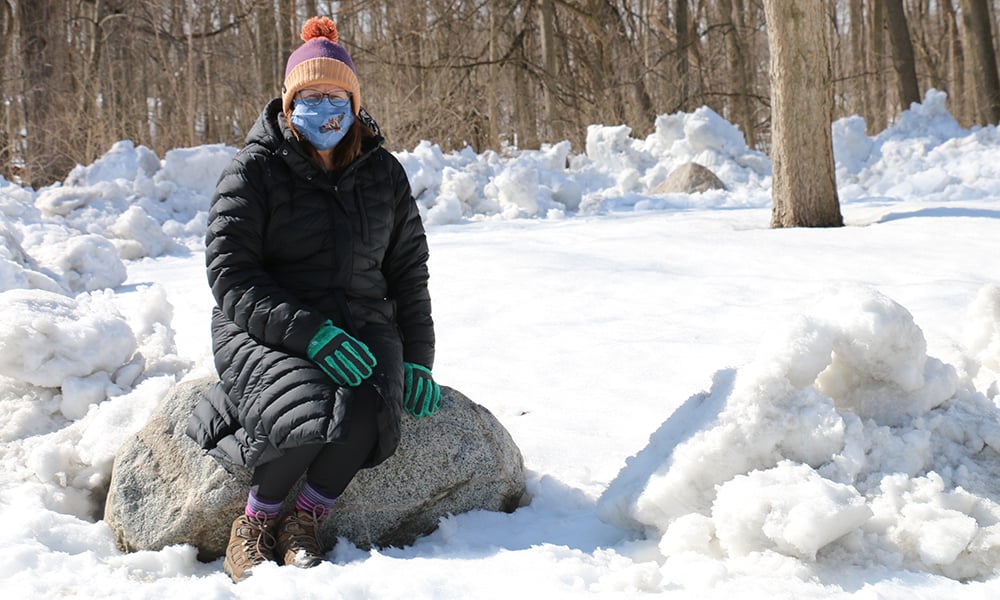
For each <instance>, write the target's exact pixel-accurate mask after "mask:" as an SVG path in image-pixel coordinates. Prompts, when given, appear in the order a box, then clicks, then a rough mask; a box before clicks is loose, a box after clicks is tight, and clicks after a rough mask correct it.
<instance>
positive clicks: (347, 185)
mask: <svg viewBox="0 0 1000 600" xmlns="http://www.w3.org/2000/svg"><path fill="white" fill-rule="evenodd" d="M302 39H303V41H304V42H305V43H304V44H303V45H302V46H300V47H299V48H298V49H297V50H295V51H294V52H292V54H291V56H290V57H289V58H288V65H287V68H286V70H285V81H284V85H283V86H282V94H281V98H276V99H275V100H272V101H271V102H270V103H269V104H268V105H267V107H266V108H265V109H264V112H263V114H262V115H261V117H260V118H259V119H258V120H257V123H256V124H255V125H254V126H253V128H252V130H251V131H250V133H249V135H248V136H247V142H246V146H244V148H243V149H242V150H241V151H240V152H239V153H238V154H237V155H236V156H235V157H234V158H233V160H232V162H231V163H230V164H229V166H228V167H227V168H226V170H225V171H224V172H223V174H222V177H221V178H220V180H219V183H218V186H217V187H216V191H215V196H214V197H213V200H212V207H211V211H210V213H209V223H208V234H207V237H206V252H205V259H206V264H207V267H208V279H209V283H210V285H211V288H212V293H213V294H214V295H215V299H216V303H217V306H216V307H215V309H214V310H213V313H212V345H213V351H214V355H215V365H216V368H217V369H218V372H219V376H220V384H219V385H218V386H217V388H216V389H215V391H214V393H212V394H210V395H209V397H207V398H205V399H203V400H202V401H201V402H200V403H199V404H198V405H197V406H196V407H195V410H194V412H193V414H192V416H191V420H190V422H189V424H188V434H189V435H190V436H191V437H193V438H194V439H195V440H196V441H197V442H198V443H199V444H200V445H201V447H202V448H205V449H206V450H207V451H208V452H209V453H210V454H212V455H213V456H216V457H219V458H221V459H224V460H226V461H229V462H231V463H234V464H236V465H240V466H243V467H248V468H250V469H252V473H253V476H252V484H251V487H250V491H249V494H248V498H247V504H246V507H245V509H244V514H242V515H240V516H239V517H238V518H237V519H236V520H235V521H234V522H233V525H232V529H231V532H230V540H229V545H228V548H227V551H226V558H225V562H224V564H223V568H224V570H225V571H226V572H227V573H228V574H229V575H230V576H231V577H232V578H233V580H234V581H240V580H242V579H244V578H245V577H247V576H248V575H249V574H250V572H251V569H252V568H253V567H254V566H256V565H258V564H261V563H263V562H266V561H269V560H272V559H274V560H277V561H278V562H279V563H280V564H293V565H296V566H300V567H311V566H314V565H316V564H318V563H319V562H320V561H321V560H322V557H323V550H322V549H321V548H320V544H319V539H318V536H317V530H318V527H319V524H320V522H321V520H322V519H323V518H324V517H325V516H326V515H327V514H329V512H330V510H331V507H332V506H333V503H334V500H335V499H336V498H337V496H338V495H340V493H341V492H343V491H344V489H345V488H346V487H347V484H348V483H349V482H350V480H351V479H352V478H353V477H354V475H355V474H356V473H357V472H358V471H359V470H360V469H362V468H366V467H371V466H374V465H377V464H379V463H380V462H382V461H383V460H385V459H386V458H388V457H389V456H391V455H392V453H393V452H394V451H395V449H396V446H397V443H398V441H399V430H400V425H399V424H400V412H401V411H400V406H402V407H403V408H405V409H406V410H407V411H408V412H409V413H410V414H412V415H413V416H415V417H423V416H427V415H430V414H432V413H434V411H435V410H437V407H438V402H439V401H440V388H439V387H438V385H437V384H436V383H435V382H434V379H433V376H432V374H431V367H432V366H433V362H434V325H433V321H432V320H431V302H430V295H429V293H428V289H427V279H428V273H427V241H426V238H425V236H424V230H423V225H422V223H421V221H420V214H419V212H418V211H417V206H416V203H415V202H414V200H413V197H412V196H411V193H410V186H409V182H408V180H407V177H406V173H405V172H404V171H403V168H402V166H401V165H400V164H399V162H398V161H397V160H396V159H395V158H394V157H393V156H392V155H391V154H390V153H389V152H388V151H386V150H385V149H383V148H382V147H381V144H382V137H381V135H380V134H379V132H378V128H377V126H376V125H375V122H374V121H373V120H372V119H371V117H369V116H368V115H367V113H365V111H363V110H362V109H361V90H360V85H359V83H358V79H357V74H356V72H355V68H354V63H353V62H352V61H351V57H350V55H349V54H348V52H347V50H346V49H344V47H343V46H342V45H340V44H339V40H338V34H337V28H336V26H335V25H334V23H333V21H331V20H330V19H327V18H325V17H324V18H312V19H310V20H309V21H308V22H306V24H305V26H304V27H303V28H302ZM303 474H304V475H305V482H304V483H303V485H302V487H301V491H300V493H299V494H298V496H297V497H296V498H295V502H294V509H293V510H291V511H290V512H289V513H288V514H285V515H282V514H281V507H282V505H283V504H284V503H285V500H286V497H288V496H289V494H290V491H291V490H292V489H293V486H294V485H295V484H296V482H297V481H298V480H299V479H300V478H301V477H302V475H303Z"/></svg>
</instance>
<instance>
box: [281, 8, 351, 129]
mask: <svg viewBox="0 0 1000 600" xmlns="http://www.w3.org/2000/svg"><path fill="white" fill-rule="evenodd" d="M301 36H302V41H303V42H305V43H304V44H302V45H301V46H299V47H298V49H297V50H295V51H294V52H292V54H291V56H289V57H288V65H287V66H286V67H285V84H284V85H283V86H281V101H282V106H283V108H284V111H285V113H286V114H287V113H290V112H291V110H292V99H293V98H294V97H295V94H296V93H297V92H298V91H299V90H301V89H305V88H308V87H309V86H312V85H316V84H318V83H327V84H332V85H337V86H340V87H342V88H343V89H345V90H347V91H348V92H350V93H351V96H352V97H353V101H352V104H353V106H352V108H353V109H354V114H358V109H359V108H360V107H361V85H360V83H358V74H357V71H355V70H354V61H352V60H351V55H350V54H348V53H347V49H346V48H344V47H343V46H341V45H340V44H339V43H338V42H339V40H340V34H338V33H337V25H336V24H335V23H334V22H333V21H332V20H330V19H329V18H328V17H313V18H311V19H309V20H308V21H306V24H305V25H303V26H302V33H301Z"/></svg>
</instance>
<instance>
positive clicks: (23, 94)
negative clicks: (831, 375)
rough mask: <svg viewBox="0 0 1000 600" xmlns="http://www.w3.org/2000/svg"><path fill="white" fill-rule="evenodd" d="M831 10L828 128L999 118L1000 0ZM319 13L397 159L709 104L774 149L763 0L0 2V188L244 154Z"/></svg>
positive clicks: (636, 125) (543, 137) (569, 135)
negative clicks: (145, 160)
mask: <svg viewBox="0 0 1000 600" xmlns="http://www.w3.org/2000/svg"><path fill="white" fill-rule="evenodd" d="M795 1H801V0H795ZM808 1H813V0H808ZM825 6H826V8H827V12H828V14H829V18H828V19H827V27H828V28H829V36H830V40H831V51H832V55H831V58H832V67H833V92H834V102H833V110H834V118H838V117H841V116H845V115H851V114H858V115H861V116H863V117H864V119H865V122H866V123H867V124H868V128H869V133H870V134H874V133H877V132H879V131H881V130H882V129H884V128H885V127H887V126H888V125H889V124H890V123H891V121H892V120H893V119H894V118H895V117H896V116H898V115H899V113H900V112H901V111H902V110H903V109H905V108H908V107H909V104H910V103H911V102H917V101H920V99H921V98H922V97H923V94H924V93H925V92H926V91H927V90H928V89H929V88H936V89H940V90H944V91H946V92H947V93H948V96H949V109H950V110H951V111H952V114H953V115H955V117H956V118H957V119H958V120H959V122H960V123H961V124H962V125H963V126H970V125H973V124H996V123H997V122H998V121H1000V79H998V78H1000V74H998V70H997V59H996V57H997V31H996V27H997V25H996V21H997V15H998V14H1000V13H998V10H1000V0H825ZM317 14H318V15H329V16H331V17H332V18H334V20H335V21H336V22H337V25H338V28H339V29H340V33H341V42H342V43H343V44H344V45H345V46H346V47H347V48H348V49H349V50H350V52H351V56H352V57H353V59H354V62H355V65H356V66H357V69H358V73H359V74H360V76H361V80H362V81H363V82H364V86H365V88H364V98H365V104H366V107H367V109H368V110H369V112H371V113H372V114H373V115H374V116H375V118H376V119H377V120H378V122H379V125H380V126H381V127H382V130H383V133H384V134H385V135H386V137H387V139H388V144H389V147H390V149H394V150H399V149H408V148H413V147H414V146H415V145H416V144H417V143H418V142H419V141H420V140H423V139H427V140H432V141H434V142H435V143H437V144H439V145H440V146H441V147H442V148H443V149H445V150H451V149H458V148H461V147H463V146H465V145H469V146H471V147H472V148H473V149H474V150H475V151H476V152H482V151H484V150H487V149H493V150H501V149H503V148H504V147H507V146H515V147H519V148H537V147H538V146H539V145H540V144H542V143H545V142H556V141H560V140H570V141H571V142H572V144H573V147H574V148H575V149H576V150H577V151H583V145H584V140H585V137H586V128H587V126H588V125H590V124H605V125H616V124H626V125H628V126H630V127H631V128H632V130H633V135H635V136H639V137H641V136H645V135H647V134H648V133H650V132H651V131H652V130H653V127H654V124H655V118H656V116H657V115H660V114H665V113H674V112H678V111H692V110H694V109H696V108H698V107H700V106H702V105H707V106H709V107H711V108H712V109H714V110H715V111H717V112H718V113H719V114H721V115H722V116H723V117H725V118H726V119H727V120H729V121H731V122H732V123H734V124H736V125H737V126H739V128H740V129H741V130H742V131H743V133H744V135H745V136H746V139H747V142H748V144H749V145H751V146H753V147H757V148H758V149H761V150H764V151H768V150H769V147H770V132H771V127H770V99H769V97H770V90H769V82H768V64H769V63H768V61H769V54H768V41H767V29H766V27H765V15H764V7H763V2H762V0H476V1H469V2H465V1H461V0H425V1H419V0H414V1H413V2H392V1H389V0H345V1H340V2H323V1H318V0H0V100H2V102H0V176H3V177H4V178H6V179H8V180H11V181H17V182H20V183H24V184H29V185H34V186H42V185H47V184H49V183H52V182H53V181H57V180H60V179H62V178H63V177H64V176H65V175H66V173H67V172H68V171H69V169H71V168H72V167H73V166H74V165H76V164H78V163H79V164H89V163H90V162H92V161H93V160H95V159H96V158H97V157H99V156H101V155H102V154H103V153H104V152H106V151H107V150H108V148H110V146H111V145H112V144H113V143H115V142H116V141H119V140H123V139H128V140H133V141H134V142H135V143H136V144H142V145H146V146H148V147H150V148H152V149H153V150H154V151H156V152H157V153H158V154H160V155H161V156H162V154H163V153H164V152H165V151H166V150H169V149H171V148H176V147H186V146H194V145H201V144H207V143H215V142H221V143H225V144H229V145H232V146H239V145H241V142H242V139H243V136H244V134H245V131H246V129H247V128H248V127H249V126H250V125H251V124H252V123H253V121H254V120H255V119H256V117H257V115H258V113H259V111H260V110H261V108H262V107H263V105H264V103H265V101H266V100H267V99H269V98H272V97H275V96H277V95H278V94H279V90H280V86H281V81H282V79H283V77H284V67H285V59H286V58H287V56H288V54H289V53H290V52H291V50H292V49H294V48H295V47H297V46H298V45H299V43H300V41H299V39H298V31H299V28H300V27H301V25H302V23H303V22H304V21H305V19H306V18H308V17H309V16H312V15H317Z"/></svg>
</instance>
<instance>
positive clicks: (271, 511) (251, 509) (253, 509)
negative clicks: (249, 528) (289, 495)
mask: <svg viewBox="0 0 1000 600" xmlns="http://www.w3.org/2000/svg"><path fill="white" fill-rule="evenodd" d="M281 505H282V501H281V500H279V501H277V502H268V501H266V500H264V499H262V498H258V497H257V496H255V495H254V493H253V491H251V492H250V495H249V496H247V507H246V509H244V512H245V513H246V515H247V516H248V517H256V516H257V515H258V514H260V513H264V516H265V517H267V518H268V519H277V518H278V514H279V513H280V512H281Z"/></svg>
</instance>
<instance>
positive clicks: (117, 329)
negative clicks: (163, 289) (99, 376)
mask: <svg viewBox="0 0 1000 600" xmlns="http://www.w3.org/2000/svg"><path fill="white" fill-rule="evenodd" d="M0 313H2V314H3V315H4V319H3V320H2V321H0V375H5V376H7V377H11V378H14V379H19V380H22V381H27V382H29V383H31V384H33V385H38V386H43V387H58V386H61V385H62V384H63V382H65V381H66V380H67V379H68V378H71V377H89V376H91V375H94V374H95V373H98V372H102V371H103V372H105V373H111V372H113V371H114V370H115V369H117V368H118V367H119V366H120V365H122V364H124V363H125V362H127V361H128V360H129V358H130V357H131V356H132V353H133V352H135V349H136V341H135V337H134V336H133V334H132V330H131V328H129V326H128V324H127V323H126V322H125V320H124V319H122V317H121V316H120V315H119V314H118V311H117V309H116V308H115V306H114V304H113V302H112V301H111V299H110V296H106V295H104V294H95V295H88V294H82V295H81V296H79V297H78V298H76V299H73V298H68V297H66V296H60V295H58V294H54V293H52V292H46V291H41V290H10V291H7V292H3V293H0Z"/></svg>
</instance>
